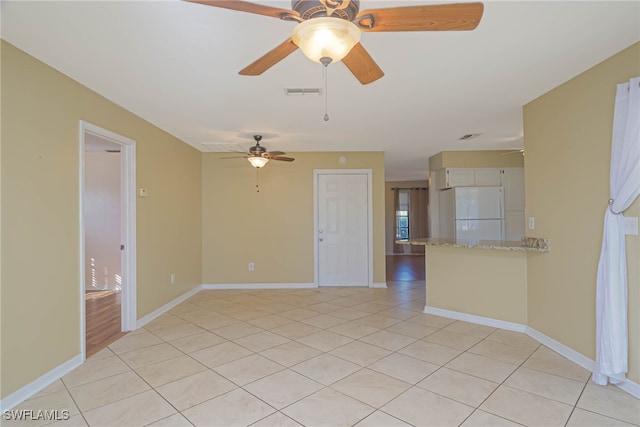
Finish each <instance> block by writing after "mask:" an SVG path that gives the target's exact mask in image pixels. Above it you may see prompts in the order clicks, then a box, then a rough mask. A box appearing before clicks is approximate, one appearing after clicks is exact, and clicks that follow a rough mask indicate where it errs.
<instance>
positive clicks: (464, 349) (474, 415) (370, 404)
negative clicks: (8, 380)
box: [3, 282, 640, 427]
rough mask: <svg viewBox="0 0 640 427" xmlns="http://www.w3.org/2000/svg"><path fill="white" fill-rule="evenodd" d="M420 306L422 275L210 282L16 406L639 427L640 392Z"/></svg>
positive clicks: (183, 418)
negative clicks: (320, 281) (229, 284)
mask: <svg viewBox="0 0 640 427" xmlns="http://www.w3.org/2000/svg"><path fill="white" fill-rule="evenodd" d="M423 304H424V285H423V284H422V283H421V282H391V283H389V288H388V289H366V288H321V289H295V290H251V291H249V290H220V291H203V292H200V293H198V294H197V295H195V296H193V297H192V298H190V299H189V300H188V301H186V302H184V303H182V304H180V305H179V306H177V307H175V308H174V309H172V310H171V311H170V312H168V313H166V314H164V315H163V316H161V317H159V318H157V319H156V320H154V321H153V322H151V323H149V324H148V325H146V326H145V327H144V328H143V329H140V330H138V331H135V332H132V333H129V334H127V335H126V336H125V337H123V338H121V339H120V340H118V341H117V342H115V343H113V344H112V345H110V346H109V348H107V349H104V350H102V351H100V352H99V353H98V354H96V355H94V356H93V357H91V358H89V359H88V360H87V362H86V363H85V364H84V365H82V366H80V367H79V368H77V369H76V370H74V371H73V372H71V373H69V374H68V375H66V376H65V377H64V378H62V379H61V380H58V381H56V382H55V383H54V384H52V385H51V386H49V387H47V388H46V389H45V390H42V391H41V392H40V393H38V394H37V395H36V396H34V397H33V398H32V399H30V400H27V401H26V402H24V403H23V404H21V405H20V406H19V407H18V408H15V409H31V410H39V409H40V410H45V409H47V410H53V409H60V410H62V409H67V410H69V413H70V414H71V419H70V420H69V421H66V422H59V424H64V425H70V426H71V425H72V426H76V425H77V426H84V425H91V426H105V427H108V426H118V427H120V426H144V425H153V426H191V425H195V426H225V427H227V426H249V425H251V426H256V427H259V426H263V427H268V426H272V427H281V426H282V427H287V426H300V425H303V426H313V427H316V426H359V427H363V426H376V427H384V426H410V425H414V426H422V425H424V426H464V427H470V426H515V425H527V426H555V425H558V426H564V425H566V426H627V425H636V426H637V425H640V401H638V400H637V399H635V398H633V397H632V396H630V395H629V394H627V393H624V392H622V391H621V390H619V389H617V388H616V387H612V386H608V387H599V386H595V385H593V383H591V382H590V381H589V372H587V371H586V370H584V369H582V368H581V367H579V366H577V365H575V364H574V363H572V362H570V361H568V360H567V359H564V358H563V357H561V356H559V355H558V354H556V353H554V352H553V351H551V350H549V349H548V348H546V347H544V346H542V345H540V344H539V343H538V342H537V341H535V340H533V339H531V338H530V337H528V336H527V335H524V334H519V333H514V332H509V331H504V330H499V329H495V328H490V327H486V326H480V325H475V324H471V323H466V322H460V321H453V320H451V319H446V318H442V317H437V316H432V315H428V314H423V313H422V309H423ZM11 424H13V423H12V422H7V421H4V422H3V425H11ZM36 424H38V423H35V422H31V423H30V425H36ZM43 424H46V423H43Z"/></svg>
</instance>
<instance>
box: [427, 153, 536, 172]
mask: <svg viewBox="0 0 640 427" xmlns="http://www.w3.org/2000/svg"><path fill="white" fill-rule="evenodd" d="M523 157H524V156H522V154H520V153H517V152H516V153H514V150H477V151H441V152H440V153H438V154H436V155H434V156H431V157H429V170H430V171H433V172H435V171H437V170H439V169H443V168H517V167H522V166H523V165H524V160H523Z"/></svg>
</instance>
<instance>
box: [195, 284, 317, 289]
mask: <svg viewBox="0 0 640 427" xmlns="http://www.w3.org/2000/svg"><path fill="white" fill-rule="evenodd" d="M316 287H317V286H316V285H315V284H313V283H214V284H207V285H202V289H205V290H207V289H209V290H212V289H214V290H215V289H309V288H316Z"/></svg>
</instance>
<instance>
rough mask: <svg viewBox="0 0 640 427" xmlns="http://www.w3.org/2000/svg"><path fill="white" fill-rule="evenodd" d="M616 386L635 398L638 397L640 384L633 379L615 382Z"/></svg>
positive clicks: (639, 395) (639, 396) (639, 397)
mask: <svg viewBox="0 0 640 427" xmlns="http://www.w3.org/2000/svg"><path fill="white" fill-rule="evenodd" d="M616 386H617V387H618V388H619V389H621V390H624V391H626V392H627V393H629V394H630V395H631V396H633V397H635V398H636V399H640V384H638V383H634V382H633V381H631V380H629V379H627V380H625V382H623V383H621V384H616Z"/></svg>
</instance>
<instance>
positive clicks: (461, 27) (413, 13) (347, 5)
mask: <svg viewBox="0 0 640 427" xmlns="http://www.w3.org/2000/svg"><path fill="white" fill-rule="evenodd" d="M185 1H188V2H191V3H199V4H203V5H208V6H214V7H220V8H224V9H232V10H237V11H240V12H248V13H255V14H258V15H264V16H269V17H272V18H278V19H282V20H285V21H294V22H298V25H296V27H295V28H294V29H293V32H292V34H291V37H290V38H288V39H287V40H285V41H284V42H283V43H281V44H280V45H279V46H277V47H276V48H275V49H272V50H271V51H270V52H268V53H267V54H266V55H264V56H262V57H261V58H259V59H258V60H257V61H255V62H253V63H252V64H250V65H248V66H247V67H245V68H244V69H242V70H241V71H240V74H242V75H247V76H257V75H260V74H262V73H264V72H265V71H266V70H268V69H269V68H271V67H273V66H274V65H275V64H277V63H278V62H280V61H282V60H283V59H284V58H286V57H287V56H289V55H290V54H291V53H293V52H295V51H296V50H297V49H298V48H300V49H301V50H302V52H303V53H304V54H305V56H307V57H308V58H309V59H311V60H312V61H315V62H319V63H321V64H323V65H324V66H325V67H326V66H327V65H329V64H330V63H333V62H338V61H340V60H342V62H344V64H345V65H346V66H347V68H348V69H349V70H350V71H351V73H352V74H353V75H354V76H355V77H356V78H357V79H358V80H359V81H360V83H362V84H368V83H371V82H374V81H376V80H378V79H379V78H381V77H382V76H384V73H383V71H382V70H381V69H380V67H379V66H378V64H376V63H375V61H374V60H373V58H371V56H370V55H369V53H368V52H367V51H366V50H365V48H364V47H363V46H362V45H361V44H360V35H361V32H362V31H365V32H389V31H466V30H473V29H475V28H476V27H477V26H478V24H479V23H480V19H481V18H482V13H483V11H484V6H483V4H482V3H459V4H443V5H422V6H406V7H392V8H386V9H370V10H364V11H362V12H360V11H359V9H360V1H359V0H292V1H291V8H292V10H288V9H278V8H275V7H271V6H265V5H261V4H256V3H249V2H246V1H243V0H185Z"/></svg>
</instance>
